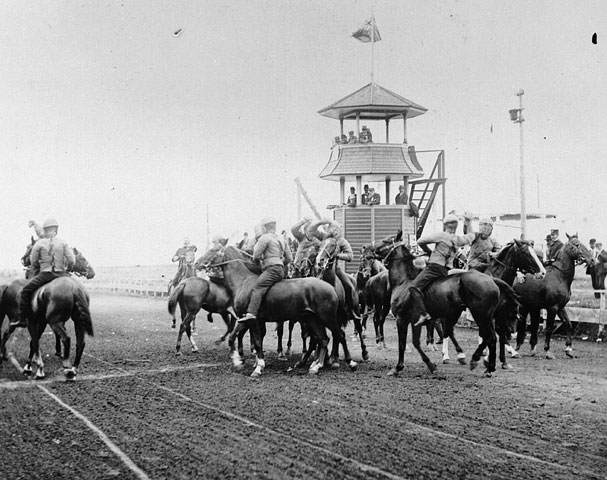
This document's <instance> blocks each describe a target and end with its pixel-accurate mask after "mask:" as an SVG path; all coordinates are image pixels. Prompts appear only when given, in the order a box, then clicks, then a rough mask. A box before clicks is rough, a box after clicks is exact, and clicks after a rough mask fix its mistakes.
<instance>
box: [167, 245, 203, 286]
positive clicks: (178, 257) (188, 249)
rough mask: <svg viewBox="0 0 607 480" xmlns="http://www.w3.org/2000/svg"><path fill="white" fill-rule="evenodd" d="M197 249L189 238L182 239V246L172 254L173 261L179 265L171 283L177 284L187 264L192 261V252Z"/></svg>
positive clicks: (190, 263)
mask: <svg viewBox="0 0 607 480" xmlns="http://www.w3.org/2000/svg"><path fill="white" fill-rule="evenodd" d="M196 250H198V248H197V247H196V245H192V244H191V242H190V239H189V238H188V237H185V238H184V239H183V247H180V248H178V249H177V251H176V252H175V255H173V259H172V260H171V261H173V262H179V267H178V269H177V273H176V274H175V278H173V285H177V284H178V283H179V281H180V280H181V279H182V278H183V276H184V275H185V273H186V269H187V266H188V265H192V264H193V263H194V253H195V252H196Z"/></svg>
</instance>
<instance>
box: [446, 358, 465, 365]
mask: <svg viewBox="0 0 607 480" xmlns="http://www.w3.org/2000/svg"><path fill="white" fill-rule="evenodd" d="M448 363H451V359H449V358H443V364H445V365H447V364H448ZM464 363H465V362H464Z"/></svg>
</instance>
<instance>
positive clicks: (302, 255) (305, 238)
mask: <svg viewBox="0 0 607 480" xmlns="http://www.w3.org/2000/svg"><path fill="white" fill-rule="evenodd" d="M311 224H312V219H311V218H309V217H304V218H302V219H301V220H300V221H299V222H297V223H296V224H295V225H293V226H292V227H291V234H292V235H293V237H294V238H295V240H297V242H298V246H297V252H296V253H295V260H293V267H294V271H293V276H294V277H301V276H302V271H303V270H305V269H303V268H302V267H303V263H304V262H305V261H307V260H308V259H309V258H310V256H311V253H312V251H313V252H315V253H316V252H317V251H318V247H319V246H320V240H319V239H318V238H316V237H315V236H312V235H310V234H309V232H308V229H309V227H310V225H311Z"/></svg>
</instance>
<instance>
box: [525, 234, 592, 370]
mask: <svg viewBox="0 0 607 480" xmlns="http://www.w3.org/2000/svg"><path fill="white" fill-rule="evenodd" d="M567 238H568V242H567V243H566V244H565V245H564V246H563V247H562V248H561V250H560V251H559V253H558V254H557V256H556V259H555V260H554V262H552V264H549V265H547V266H546V276H545V277H544V278H543V279H536V278H533V277H531V276H529V275H526V276H525V282H524V283H515V284H514V290H515V292H516V293H517V294H518V295H519V297H520V302H521V315H520V319H519V323H518V325H517V338H516V349H517V350H519V349H520V348H521V346H522V345H523V343H524V341H525V328H526V325H527V314H528V313H529V314H531V338H530V339H529V344H530V346H531V355H532V356H533V355H535V354H536V345H537V332H538V328H539V323H540V310H541V309H542V308H545V309H546V314H547V315H546V333H545V340H544V351H545V352H546V358H547V359H553V358H554V355H553V353H552V352H551V351H550V339H551V337H552V333H553V330H554V320H555V318H556V315H557V314H558V316H559V318H560V319H561V320H562V321H563V322H564V323H565V325H566V327H567V340H566V341H565V354H566V355H567V357H569V358H573V348H572V346H571V345H572V341H571V339H572V336H573V327H572V325H571V321H570V320H569V315H568V314H567V311H566V310H565V306H566V305H567V303H568V302H569V298H570V297H571V283H572V282H573V277H574V276H575V266H576V262H578V261H580V262H586V263H587V264H590V262H591V261H592V255H591V253H590V251H589V250H588V248H587V247H586V246H585V245H584V244H583V243H581V242H580V240H579V239H578V238H577V235H571V236H570V235H569V234H567Z"/></svg>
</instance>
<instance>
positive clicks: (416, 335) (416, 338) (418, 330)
mask: <svg viewBox="0 0 607 480" xmlns="http://www.w3.org/2000/svg"><path fill="white" fill-rule="evenodd" d="M407 313H409V312H407ZM413 318H415V317H413ZM417 318H419V315H417ZM411 325H412V332H411V337H412V338H411V339H412V341H413V346H414V347H415V349H416V350H417V351H418V352H419V355H420V356H421V357H422V360H423V361H424V363H425V364H426V366H427V367H428V369H429V370H430V373H434V371H435V370H436V364H435V363H434V362H432V361H431V360H430V358H428V355H426V352H424V349H423V348H422V345H421V341H420V339H421V334H422V327H423V325H418V326H415V325H413V324H411Z"/></svg>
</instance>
